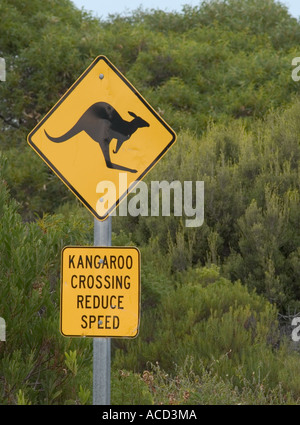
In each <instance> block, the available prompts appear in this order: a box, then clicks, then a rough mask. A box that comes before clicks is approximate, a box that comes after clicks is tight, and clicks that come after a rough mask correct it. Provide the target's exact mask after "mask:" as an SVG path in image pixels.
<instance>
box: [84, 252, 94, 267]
mask: <svg viewBox="0 0 300 425" xmlns="http://www.w3.org/2000/svg"><path fill="white" fill-rule="evenodd" d="M88 265H89V267H90V268H92V267H93V256H92V255H90V256H88V255H86V256H85V268H87V267H88Z"/></svg>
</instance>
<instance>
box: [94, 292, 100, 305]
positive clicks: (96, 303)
mask: <svg viewBox="0 0 300 425" xmlns="http://www.w3.org/2000/svg"><path fill="white" fill-rule="evenodd" d="M96 301H97V302H96ZM99 307H100V297H99V296H98V295H94V296H93V308H99Z"/></svg>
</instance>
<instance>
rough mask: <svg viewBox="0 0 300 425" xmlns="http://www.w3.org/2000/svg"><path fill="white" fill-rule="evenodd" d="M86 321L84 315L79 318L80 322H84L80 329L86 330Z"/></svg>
mask: <svg viewBox="0 0 300 425" xmlns="http://www.w3.org/2000/svg"><path fill="white" fill-rule="evenodd" d="M86 319H87V316H86V315H83V316H81V320H82V321H83V322H84V325H81V327H82V329H86V328H87V322H86Z"/></svg>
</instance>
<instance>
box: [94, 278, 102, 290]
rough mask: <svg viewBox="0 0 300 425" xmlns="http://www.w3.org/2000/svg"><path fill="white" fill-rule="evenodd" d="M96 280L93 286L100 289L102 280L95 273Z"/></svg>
mask: <svg viewBox="0 0 300 425" xmlns="http://www.w3.org/2000/svg"><path fill="white" fill-rule="evenodd" d="M96 281H97V282H98V283H97V284H96V285H95V286H96V288H97V289H101V288H102V280H101V276H100V275H97V276H96Z"/></svg>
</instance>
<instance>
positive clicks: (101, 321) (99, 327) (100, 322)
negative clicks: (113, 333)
mask: <svg viewBox="0 0 300 425" xmlns="http://www.w3.org/2000/svg"><path fill="white" fill-rule="evenodd" d="M103 317H104V316H98V329H104V328H103V326H102V325H103V320H102V319H103Z"/></svg>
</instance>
